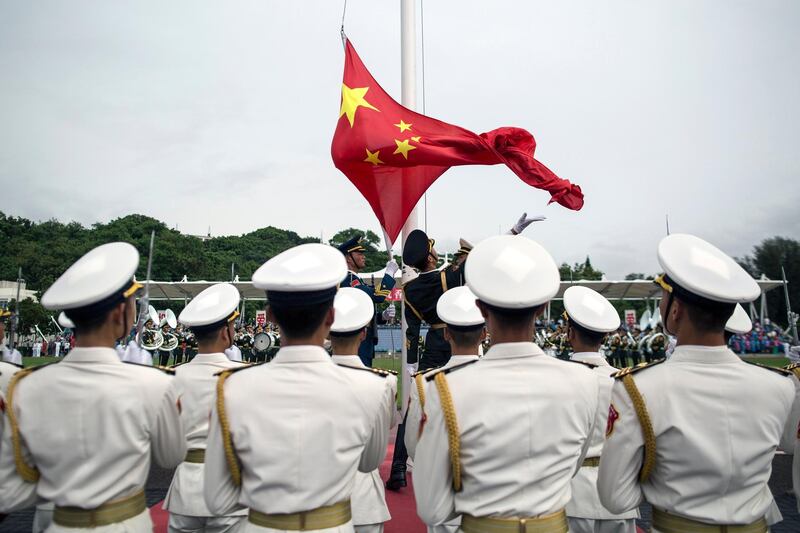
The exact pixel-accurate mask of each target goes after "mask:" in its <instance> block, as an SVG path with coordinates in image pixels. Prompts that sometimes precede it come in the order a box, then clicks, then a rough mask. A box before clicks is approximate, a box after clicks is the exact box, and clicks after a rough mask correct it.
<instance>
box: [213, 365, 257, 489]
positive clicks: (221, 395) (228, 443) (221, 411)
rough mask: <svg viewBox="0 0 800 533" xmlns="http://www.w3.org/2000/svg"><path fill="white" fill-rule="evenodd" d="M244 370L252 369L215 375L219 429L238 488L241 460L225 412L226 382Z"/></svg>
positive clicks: (226, 371)
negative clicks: (234, 374)
mask: <svg viewBox="0 0 800 533" xmlns="http://www.w3.org/2000/svg"><path fill="white" fill-rule="evenodd" d="M243 368H250V367H239V368H229V369H227V370H223V371H222V372H219V373H218V374H215V375H216V376H219V378H218V379H217V417H218V418H219V429H220V431H221V432H222V447H223V448H224V450H225V461H226V462H227V463H228V469H229V470H230V471H231V480H232V481H233V484H234V485H236V486H237V487H239V486H241V485H242V469H241V467H240V466H239V459H238V458H237V457H236V450H234V448H233V437H232V436H231V426H230V423H229V421H228V413H227V412H226V411H225V380H226V379H228V377H229V376H230V375H231V374H233V373H234V372H237V371H239V370H242V369H243Z"/></svg>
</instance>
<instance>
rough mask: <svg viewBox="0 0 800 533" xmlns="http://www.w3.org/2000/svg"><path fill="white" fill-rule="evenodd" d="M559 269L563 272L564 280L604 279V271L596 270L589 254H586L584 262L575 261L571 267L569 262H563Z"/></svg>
mask: <svg viewBox="0 0 800 533" xmlns="http://www.w3.org/2000/svg"><path fill="white" fill-rule="evenodd" d="M558 271H559V273H560V274H561V280H562V281H579V280H586V281H597V280H601V279H603V272H601V271H599V270H595V268H594V267H593V266H592V262H591V260H590V259H589V256H586V261H584V262H583V263H575V264H574V265H573V266H571V267H570V266H569V265H568V264H567V263H561V266H560V267H559V268H558Z"/></svg>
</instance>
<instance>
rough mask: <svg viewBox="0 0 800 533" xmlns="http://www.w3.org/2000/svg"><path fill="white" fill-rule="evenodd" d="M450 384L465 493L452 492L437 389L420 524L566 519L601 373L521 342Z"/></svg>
mask: <svg viewBox="0 0 800 533" xmlns="http://www.w3.org/2000/svg"><path fill="white" fill-rule="evenodd" d="M445 378H446V379H447V383H448V384H449V389H450V392H451V395H452V398H453V405H454V407H455V414H456V418H457V420H458V428H459V431H460V442H461V454H460V459H461V465H462V484H463V488H462V490H461V491H460V492H458V493H455V492H454V491H453V487H452V469H451V464H450V456H449V453H448V439H447V430H446V429H445V423H444V419H443V415H442V409H441V403H440V400H439V394H438V390H437V387H436V386H435V385H434V386H429V387H428V389H427V391H428V392H429V394H428V398H427V400H426V402H425V413H426V415H427V421H426V423H425V425H424V428H423V431H422V436H421V437H420V439H419V442H418V443H417V453H416V457H415V465H414V489H415V490H414V492H415V497H416V501H417V513H418V514H419V516H420V518H421V519H422V520H423V521H424V522H425V523H427V524H428V525H431V526H432V525H438V524H442V523H444V522H446V521H448V520H450V519H451V518H454V517H455V515H458V514H470V515H473V516H479V517H480V516H495V517H512V516H518V517H533V516H539V515H543V514H548V513H553V512H556V511H559V510H561V509H563V508H564V507H565V506H566V505H567V502H569V500H570V495H571V490H570V480H571V479H572V476H573V475H575V472H576V471H577V469H578V467H579V465H580V463H581V461H583V458H584V456H585V453H586V449H587V447H588V444H589V436H590V435H591V434H592V430H593V428H594V425H595V423H596V419H597V413H598V408H597V406H598V385H597V378H596V377H595V375H594V373H593V372H592V371H591V370H589V369H588V368H586V367H585V366H583V365H578V364H574V363H569V362H566V361H560V360H558V359H554V358H552V357H548V356H546V355H545V354H544V353H543V352H542V350H541V349H540V348H539V347H538V346H536V344H534V343H532V342H517V343H503V344H495V345H494V346H492V347H491V348H490V349H489V351H487V352H486V355H484V356H483V358H482V359H480V360H479V361H477V362H475V363H472V364H469V365H465V366H462V367H460V368H457V369H454V370H452V371H450V372H449V373H448V374H447V375H446V376H445Z"/></svg>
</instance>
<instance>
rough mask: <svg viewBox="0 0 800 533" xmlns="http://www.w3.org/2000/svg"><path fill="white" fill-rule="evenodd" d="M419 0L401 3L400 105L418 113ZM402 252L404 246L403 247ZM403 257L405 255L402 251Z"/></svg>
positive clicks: (404, 368) (405, 379) (406, 378)
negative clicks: (417, 16) (417, 9)
mask: <svg viewBox="0 0 800 533" xmlns="http://www.w3.org/2000/svg"><path fill="white" fill-rule="evenodd" d="M416 22H417V20H416V0H400V63H401V69H402V70H401V76H400V79H401V85H402V92H401V98H400V103H401V104H403V106H405V107H407V108H408V109H411V110H412V111H413V110H416V106H417V31H416ZM417 225H418V222H417V208H416V206H415V207H414V209H413V210H412V211H411V214H410V215H408V218H407V219H406V223H405V224H404V225H403V234H402V241H401V242H402V245H403V246H405V243H406V239H407V238H408V234H409V233H411V232H412V231H414V230H415V229H417ZM401 250H402V247H401ZM401 254H402V252H401ZM405 307H406V304H405V299H404V300H403V304H402V306H401V308H400V316H401V319H402V321H401V324H402V325H401V327H400V332H401V335H400V346H401V347H402V349H401V353H402V365H401V368H400V371H401V376H402V384H403V403H402V404H401V407H402V408H403V409H405V408H406V406H407V405H408V396H409V391H410V390H411V375H410V374H409V373H408V350H407V348H406V346H407V343H406V341H405V339H406V329H408V324H406V314H405Z"/></svg>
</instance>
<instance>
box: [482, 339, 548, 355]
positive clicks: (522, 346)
mask: <svg viewBox="0 0 800 533" xmlns="http://www.w3.org/2000/svg"><path fill="white" fill-rule="evenodd" d="M537 355H544V352H543V351H542V349H541V348H539V346H537V345H536V343H533V342H504V343H501V344H493V345H492V347H491V348H489V351H488V352H486V354H484V356H483V358H484V359H513V358H515V357H531V356H537Z"/></svg>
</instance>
